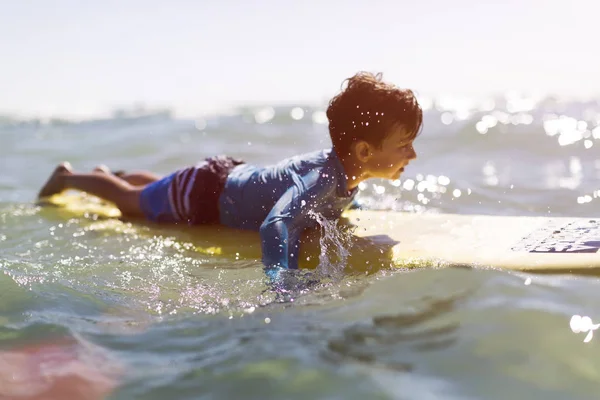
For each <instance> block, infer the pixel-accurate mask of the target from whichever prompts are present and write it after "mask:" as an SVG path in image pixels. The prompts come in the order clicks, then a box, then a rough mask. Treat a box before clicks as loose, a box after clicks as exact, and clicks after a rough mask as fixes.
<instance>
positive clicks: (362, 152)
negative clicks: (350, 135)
mask: <svg viewBox="0 0 600 400" xmlns="http://www.w3.org/2000/svg"><path fill="white" fill-rule="evenodd" d="M354 153H355V154H356V158H357V159H358V160H359V161H360V162H363V163H364V162H367V161H368V160H369V158H371V146H370V145H369V143H367V142H365V141H364V140H359V141H358V142H357V143H356V144H355V145H354Z"/></svg>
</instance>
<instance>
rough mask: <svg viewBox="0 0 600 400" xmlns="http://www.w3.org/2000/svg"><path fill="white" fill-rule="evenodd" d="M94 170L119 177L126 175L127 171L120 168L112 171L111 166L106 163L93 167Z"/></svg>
mask: <svg viewBox="0 0 600 400" xmlns="http://www.w3.org/2000/svg"><path fill="white" fill-rule="evenodd" d="M93 171H94V172H97V173H101V174H107V175H109V174H113V175H114V176H116V177H119V178H121V177H123V175H125V171H121V170H119V171H115V172H112V171H111V170H110V168H108V167H107V166H106V165H104V164H100V165H98V166H97V167H96V168H94V169H93Z"/></svg>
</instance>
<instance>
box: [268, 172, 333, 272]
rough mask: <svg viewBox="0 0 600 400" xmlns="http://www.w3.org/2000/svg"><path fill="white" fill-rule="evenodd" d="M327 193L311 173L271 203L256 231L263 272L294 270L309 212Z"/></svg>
mask: <svg viewBox="0 0 600 400" xmlns="http://www.w3.org/2000/svg"><path fill="white" fill-rule="evenodd" d="M315 174H316V176H315ZM328 191H329V188H327V187H324V186H323V184H322V183H319V180H318V172H317V171H315V172H313V173H311V174H309V175H307V176H306V177H303V178H302V179H301V180H300V181H298V182H296V183H295V184H294V185H293V186H292V187H290V188H289V189H288V190H287V191H286V192H285V193H284V194H283V196H281V198H279V200H278V201H277V203H275V205H274V206H273V208H272V209H271V211H270V212H269V215H267V217H266V218H265V220H264V222H263V223H262V225H261V227H260V236H261V243H262V261H263V264H264V265H265V267H266V268H267V269H271V270H274V269H276V268H278V267H279V268H289V269H296V268H298V256H299V254H298V253H299V251H300V246H299V240H300V237H301V235H302V232H303V230H304V229H305V228H306V226H307V225H308V220H309V218H310V214H309V211H310V210H314V209H315V207H316V206H317V205H318V204H319V203H320V201H322V199H323V198H324V197H325V195H326V194H327V192H328Z"/></svg>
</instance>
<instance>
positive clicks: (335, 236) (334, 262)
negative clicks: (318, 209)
mask: <svg viewBox="0 0 600 400" xmlns="http://www.w3.org/2000/svg"><path fill="white" fill-rule="evenodd" d="M309 215H310V216H311V218H313V219H314V220H315V221H316V222H317V224H318V225H319V227H320V233H321V235H320V237H319V245H320V250H321V251H320V253H319V265H318V267H317V271H318V272H319V274H321V275H323V276H326V277H330V278H333V279H335V280H339V279H340V278H341V276H342V274H343V272H344V269H345V267H346V265H347V261H348V256H349V255H350V247H351V239H352V238H351V233H350V232H348V231H347V230H344V229H339V220H337V219H335V220H331V219H327V218H325V217H323V216H322V215H320V214H319V213H315V212H314V211H310V212H309Z"/></svg>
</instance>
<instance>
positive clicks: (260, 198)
mask: <svg viewBox="0 0 600 400" xmlns="http://www.w3.org/2000/svg"><path fill="white" fill-rule="evenodd" d="M355 194H356V190H353V191H350V192H349V191H348V190H347V182H346V176H345V173H344V169H343V167H342V164H341V162H340V160H339V158H338V156H337V154H336V153H335V151H333V150H331V149H326V150H319V151H315V152H312V153H307V154H303V155H299V156H295V157H291V158H288V159H285V160H283V161H281V162H279V163H277V164H274V165H270V166H266V167H257V166H254V165H248V164H243V165H239V166H237V167H236V168H235V169H234V170H233V171H232V172H231V173H230V174H229V176H228V178H227V182H226V184H225V188H224V190H223V193H222V194H221V197H220V200H219V208H220V219H221V223H223V224H225V225H228V226H231V227H234V228H243V229H251V230H260V232H261V236H262V237H263V245H264V247H265V249H268V250H267V251H266V253H267V254H266V255H269V254H272V257H273V258H272V259H271V261H273V263H274V264H277V263H281V262H283V260H289V262H290V265H285V266H286V267H292V268H294V267H295V266H296V263H297V260H296V258H297V255H298V254H297V253H298V252H297V251H294V249H297V241H298V239H299V237H300V235H301V233H302V231H303V230H304V229H306V228H307V227H310V226H312V225H314V224H315V220H314V218H313V216H314V215H317V214H318V215H321V216H323V217H324V218H328V219H330V218H338V217H339V216H340V215H341V213H342V211H343V210H344V209H345V208H346V207H347V206H348V205H350V204H351V203H352V201H353V198H354V196H355ZM282 241H283V242H285V244H289V245H288V246H283V247H284V248H285V247H287V251H285V249H283V248H282V246H281V245H280V243H281V242H282ZM284 255H285V256H284ZM288 257H289V258H288ZM275 261H277V262H275Z"/></svg>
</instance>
